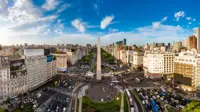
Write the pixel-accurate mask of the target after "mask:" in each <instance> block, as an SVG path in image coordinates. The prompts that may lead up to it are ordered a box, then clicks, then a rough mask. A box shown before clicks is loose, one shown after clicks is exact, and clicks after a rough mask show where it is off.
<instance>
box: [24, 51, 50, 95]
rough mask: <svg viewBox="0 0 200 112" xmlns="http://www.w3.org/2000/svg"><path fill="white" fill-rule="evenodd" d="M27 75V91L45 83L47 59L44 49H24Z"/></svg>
mask: <svg viewBox="0 0 200 112" xmlns="http://www.w3.org/2000/svg"><path fill="white" fill-rule="evenodd" d="M24 56H25V62H26V66H27V73H28V89H29V90H30V91H31V90H34V89H35V88H37V87H39V86H41V85H42V84H44V83H45V82H46V81H47V57H46V56H44V49H24Z"/></svg>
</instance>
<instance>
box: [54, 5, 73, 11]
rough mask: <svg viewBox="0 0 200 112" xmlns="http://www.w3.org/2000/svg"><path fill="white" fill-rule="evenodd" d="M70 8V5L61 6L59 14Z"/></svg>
mask: <svg viewBox="0 0 200 112" xmlns="http://www.w3.org/2000/svg"><path fill="white" fill-rule="evenodd" d="M68 7H70V5H69V4H63V5H62V6H61V8H59V9H58V11H57V13H60V12H62V11H64V10H65V9H67V8H68Z"/></svg>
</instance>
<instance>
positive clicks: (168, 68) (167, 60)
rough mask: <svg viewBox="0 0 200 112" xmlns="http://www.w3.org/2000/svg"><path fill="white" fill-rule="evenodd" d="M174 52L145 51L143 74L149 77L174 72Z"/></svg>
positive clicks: (154, 77)
mask: <svg viewBox="0 0 200 112" xmlns="http://www.w3.org/2000/svg"><path fill="white" fill-rule="evenodd" d="M174 56H175V54H174V53H168V52H158V51H157V52H154V51H147V52H145V54H144V57H143V69H144V75H145V77H147V78H150V79H156V78H161V77H163V76H164V75H168V74H173V73H174V69H173V68H174V62H173V61H174Z"/></svg>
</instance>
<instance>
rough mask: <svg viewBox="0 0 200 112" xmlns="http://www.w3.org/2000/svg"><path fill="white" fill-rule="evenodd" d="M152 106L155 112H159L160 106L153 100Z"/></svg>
mask: <svg viewBox="0 0 200 112" xmlns="http://www.w3.org/2000/svg"><path fill="white" fill-rule="evenodd" d="M151 106H152V110H153V112H159V111H158V106H157V105H156V102H155V101H154V100H153V99H152V100H151Z"/></svg>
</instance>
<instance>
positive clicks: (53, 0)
mask: <svg viewBox="0 0 200 112" xmlns="http://www.w3.org/2000/svg"><path fill="white" fill-rule="evenodd" d="M57 5H59V2H58V0H46V3H45V4H44V5H43V6H42V8H43V9H45V10H48V11H50V10H54V9H55V8H56V7H57Z"/></svg>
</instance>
